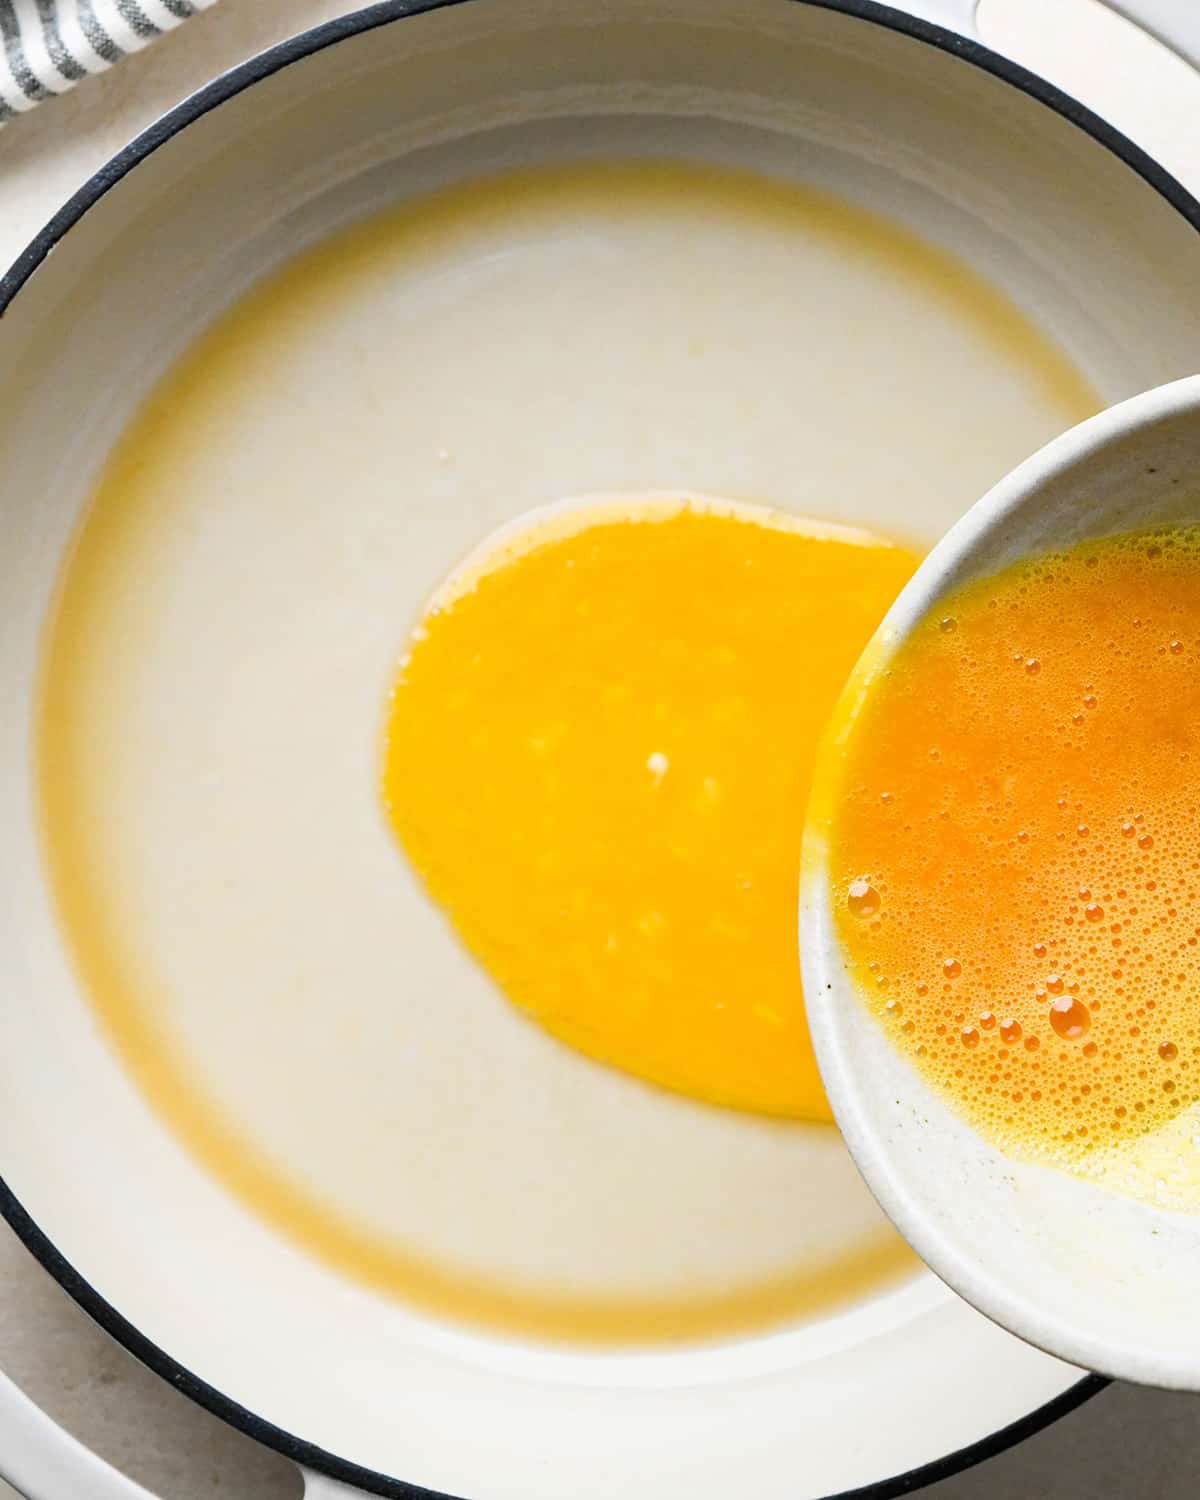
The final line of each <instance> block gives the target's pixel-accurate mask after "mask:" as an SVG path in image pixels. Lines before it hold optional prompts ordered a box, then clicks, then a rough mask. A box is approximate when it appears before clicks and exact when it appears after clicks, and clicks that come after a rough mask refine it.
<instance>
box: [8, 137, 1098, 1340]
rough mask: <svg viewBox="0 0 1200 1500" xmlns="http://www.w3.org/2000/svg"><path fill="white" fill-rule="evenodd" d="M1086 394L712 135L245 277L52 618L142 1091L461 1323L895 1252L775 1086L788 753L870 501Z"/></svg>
mask: <svg viewBox="0 0 1200 1500" xmlns="http://www.w3.org/2000/svg"><path fill="white" fill-rule="evenodd" d="M681 247H686V254H683V255H681V253H680V250H681ZM414 371H415V372H417V376H416V378H414ZM1093 406H1094V397H1093V396H1092V394H1091V392H1090V390H1089V389H1088V387H1087V384H1086V382H1085V381H1084V380H1083V379H1082V377H1081V376H1080V375H1079V374H1078V372H1077V371H1075V370H1074V368H1073V367H1072V366H1071V365H1070V364H1069V362H1068V361H1067V360H1066V359H1065V358H1064V357H1063V356H1062V355H1061V354H1060V353H1059V352H1058V351H1057V350H1056V349H1054V348H1053V346H1051V345H1050V344H1049V343H1048V342H1047V341H1046V340H1045V338H1044V337H1043V336H1042V335H1041V334H1040V333H1039V332H1038V330H1037V329H1035V328H1034V327H1032V326H1031V325H1030V324H1029V323H1028V322H1027V321H1026V320H1025V319H1024V318H1023V317H1022V315H1021V314H1020V313H1019V312H1018V311H1017V310H1016V309H1015V308H1014V307H1013V306H1012V305H1011V304H1010V303H1008V302H1007V301H1006V300H1005V299H1004V298H1003V297H1002V296H1001V295H1000V294H999V293H997V292H996V291H995V290H994V289H992V288H991V287H989V286H988V285H987V284H985V283H984V282H982V281H980V280H979V278H977V277H976V276H974V275H973V273H971V272H970V271H969V270H968V269H967V268H966V267H964V266H962V265H960V264H959V263H958V262H956V261H954V260H953V259H952V258H951V257H949V256H948V255H947V254H945V253H944V252H943V251H941V250H939V249H937V248H935V247H932V246H929V245H926V244H924V243H923V242H922V241H920V240H919V239H917V238H916V237H915V236H913V235H912V234H911V233H909V232H907V231H905V230H902V229H899V228H897V227H895V226H893V225H891V224H889V223H887V222H885V221H883V220H881V219H878V218H876V217H875V216H873V215H872V214H870V213H867V212H866V211H864V210H862V209H861V208H858V207H855V206H852V205H849V204H844V203H840V202H838V201H837V200H836V199H833V198H830V197H828V196H826V195H824V194H821V193H818V192H813V191H809V190H804V189H799V188H796V187H794V186H790V185H788V184H784V183H778V182H771V181H768V180H766V179H764V178H759V177H755V176H752V175H750V174H748V173H742V172H736V171H726V170H716V169H709V168H700V167H696V166H687V165H682V164H673V163H616V164H614V163H593V164H589V165H567V166H559V167H551V168H543V169H531V170H526V171H520V172H514V173H510V174H504V175H499V176H497V177H495V178H491V179H487V180H484V181H481V182H477V183H466V184H462V185H459V186H456V187H453V188H450V189H447V190H445V191H443V192H439V193H435V194H433V195H431V196H429V197H428V198H425V199H418V200H414V201H412V202H409V203H405V204H404V205H402V206H401V207H400V208H398V209H397V210H395V211H394V212H392V213H389V214H386V215H384V216H382V217H381V218H380V219H378V220H376V221H374V222H372V223H369V224H364V225H356V226H352V227H351V228H350V229H348V230H347V231H345V232H344V233H342V234H339V235H335V236H333V237H332V238H331V239H330V240H329V241H327V242H326V243H324V244H322V245H319V246H317V247H316V248H315V249H313V250H311V251H308V252H306V253H305V254H303V255H301V256H300V257H299V258H297V259H296V260H295V261H294V262H292V263H291V264H290V265H288V266H286V267H284V268H283V269H282V270H281V271H279V272H277V273H275V274H272V275H270V276H268V277H267V278H266V279H265V280H264V282H263V283H262V284H261V285H260V286H257V287H255V288H253V289H252V290H251V291H250V292H249V293H247V294H246V295H245V296H244V297H243V298H241V300H240V301H238V302H237V303H235V305H234V306H233V307H232V308H231V309H230V310H229V311H228V312H227V313H226V314H224V315H223V316H222V317H220V318H219V319H218V320H217V321H216V323H215V324H214V326H213V327H212V329H211V330H210V331H209V332H208V333H206V334H205V335H204V336H203V338H201V339H200V340H199V341H198V342H197V344H196V345H195V347H194V348H192V349H191V350H190V351H188V352H187V353H186V354H185V355H184V356H183V357H182V358H181V359H180V360H179V362H178V363H177V365H176V366H175V367H174V368H173V369H172V370H171V371H170V372H169V373H168V375H167V376H166V378H165V379H164V381H163V382H162V384H161V385H160V386H159V388H158V389H157V390H156V391H155V392H153V393H152V395H151V396H150V398H149V399H148V400H147V401H146V403H145V404H144V406H143V408H142V409H141V410H140V412H139V413H138V414H137V415H136V416H135V417H134V419H133V420H132V422H131V423H130V425H129V427H128V429H127V431H126V433H125V434H124V436H123V437H122V439H121V441H120V443H119V444H118V445H117V446H116V448H115V451H114V453H113V455H112V457H111V460H110V462H109V463H108V464H107V467H106V468H105V469H104V471H103V473H102V474H101V476H100V478H99V481H98V484H97V488H96V493H95V495H94V498H93V500H92V504H91V506H90V509H89V510H88V512H87V514H86V516H85V519H84V522H83V524H82V526H81V529H80V532H79V535H78V537H77V539H76V542H75V545H74V547H73V549H72V550H71V553H70V555H69V557H68V559H67V562H66V565H65V568H64V574H63V579H62V583H61V586H60V592H59V598H58V601H57V605H56V610H55V613H54V616H53V619H52V621H51V624H50V628H49V631H48V637H47V647H46V658H45V670H44V678H43V691H42V704H41V720H40V729H39V738H38V745H37V753H38V772H39V779H40V791H41V800H42V812H43V824H44V831H45V848H46V855H47V866H48V871H49V877H50V882H51V885H52V888H53V893H54V897H55V900H56V902H57V905H58V909H59V913H60V915H61V921H62V926H63V930H64V933H65V935H66V938H67V942H68V947H69V949H70V951H71V954H72V957H73V958H74V960H75V964H76V967H77V971H78V973H79V976H80V980H81V989H82V990H83V992H84V993H85V994H86V996H87V998H88V1000H89V1001H90V1002H91V1004H92V1005H93V1006H94V1007H95V1011H96V1014H97V1017H98V1019H99V1021H100V1022H101V1024H102V1025H103V1027H104V1029H105V1032H106V1034H107V1036H108V1037H109V1039H110V1040H111V1042H112V1044H113V1047H114V1050H115V1052H116V1053H117V1055H118V1056H119V1058H120V1060H121V1061H122V1063H124V1064H125V1065H126V1066H127V1068H128V1069H129V1072H130V1074H131V1075H132V1077H133V1078H134V1079H135V1080H136V1082H137V1083H138V1085H139V1086H140V1088H141V1090H142V1091H143V1093H144V1095H145V1097H146V1098H147V1099H148V1100H149V1101H150V1103H151V1104H152V1105H153V1107H154V1109H155V1110H156V1111H157V1112H158V1114H159V1115H160V1116H161V1117H162V1118H163V1119H164V1120H165V1121H166V1122H168V1124H169V1125H170V1126H171V1128H172V1130H173V1131H174V1133H175V1135H176V1137H177V1138H178V1139H179V1141H181V1142H182V1143H183V1144H184V1145H185V1146H186V1147H187V1149H188V1150H189V1151H191V1152H192V1153H193V1154H194V1155H195V1156H196V1158H197V1159H198V1160H200V1161H202V1162H203V1163H204V1164H205V1165H206V1166H207V1167H208V1168H209V1169H210V1171H211V1172H212V1173H213V1174H214V1176H215V1177H216V1178H217V1179H218V1180H219V1181H220V1182H221V1183H222V1184H223V1185H224V1186H225V1187H226V1188H228V1189H229V1190H230V1191H231V1192H233V1193H234V1194H236V1195H237V1196H238V1197H239V1198H240V1199H241V1201H242V1202H243V1203H244V1204H245V1205H246V1206H247V1207H248V1208H250V1209H251V1210H253V1212H254V1213H256V1214H257V1215H259V1216H260V1217H261V1218H262V1219H263V1220H264V1221H265V1222H267V1223H268V1224H269V1225H270V1226H271V1227H272V1228H273V1229H274V1230H275V1231H277V1232H279V1233H281V1234H283V1235H285V1236H286V1237H288V1238H289V1239H290V1240H291V1241H293V1242H294V1243H295V1244H296V1245H297V1246H298V1247H301V1248H302V1249H303V1250H304V1251H306V1252H308V1253H311V1254H313V1255H315V1256H317V1257H319V1258H320V1259H321V1260H322V1261H323V1262H325V1263H326V1264H327V1265H330V1266H332V1267H335V1268H336V1269H338V1270H339V1271H342V1272H345V1273H347V1274H348V1275H350V1276H353V1277H355V1278H357V1279H358V1280H360V1281H361V1282H364V1283H366V1284H367V1285H369V1286H370V1287H372V1288H375V1289H377V1290H379V1291H382V1292H385V1293H386V1294H388V1295H390V1296H392V1297H395V1298H397V1299H399V1301H400V1303H401V1304H405V1305H407V1306H410V1307H415V1308H417V1309H420V1310H423V1311H425V1312H431V1313H434V1314H436V1315H437V1316H439V1317H445V1318H448V1319H451V1320H455V1321H459V1322H466V1323H472V1324H477V1325H485V1326H488V1327H491V1328H499V1329H503V1330H505V1331H507V1332H510V1333H518V1334H521V1335H523V1336H536V1337H553V1338H564V1339H601V1340H609V1341H612V1340H617V1341H620V1340H646V1339H654V1340H659V1339H666V1340H677V1339H680V1338H684V1337H688V1338H712V1337H716V1336H718V1335H725V1334H728V1333H730V1332H737V1331H741V1330H745V1329H747V1328H751V1327H757V1326H763V1325H769V1324H778V1323H780V1322H785V1321H788V1320H798V1319H801V1318H804V1317H806V1316H809V1315H810V1314H812V1313H814V1312H821V1311H827V1310H828V1309H830V1308H832V1307H836V1306H839V1305H843V1304H845V1303H846V1302H847V1301H849V1300H852V1299H853V1298H854V1297H856V1296H860V1295H862V1294H863V1293H864V1292H865V1291H866V1290H867V1289H870V1288H873V1287H877V1286H879V1285H880V1284H881V1282H883V1281H884V1280H886V1279H887V1278H889V1277H894V1276H896V1275H898V1274H901V1273H903V1272H905V1271H906V1270H908V1269H909V1268H910V1267H911V1264H912V1262H911V1258H910V1257H909V1255H908V1253H907V1252H906V1250H905V1248H904V1247H903V1245H902V1244H901V1242H900V1241H899V1239H898V1237H896V1236H895V1234H894V1232H893V1231H892V1230H891V1229H890V1227H889V1226H888V1225H887V1224H886V1222H885V1221H884V1219H883V1217H882V1215H881V1214H880V1212H879V1210H878V1209H877V1207H876V1206H875V1205H874V1203H873V1202H872V1201H871V1200H870V1198H869V1195H868V1194H867V1192H866V1190H865V1188H864V1187H863V1185H862V1184H861V1182H860V1180H859V1178H858V1176H857V1173H856V1172H855V1170H854V1168H853V1164H852V1163H851V1162H850V1161H849V1158H848V1156H847V1154H846V1152H845V1150H844V1148H843V1147H842V1145H841V1143H840V1141H839V1140H838V1139H837V1136H836V1133H835V1132H834V1131H832V1130H831V1129H829V1128H827V1127H824V1126H821V1125H812V1124H805V1123H803V1122H806V1121H809V1122H811V1121H822V1120H826V1119H827V1118H828V1111H827V1108H826V1105H825V1101H824V1098H823V1096H822V1093H821V1089H820V1084H819V1081H818V1079H817V1075H816V1072H815V1069H814V1066H813V1060H812V1056H811V1053H810V1051H809V1047H808V1041H807V1036H806V1030H805V1021H804V1011H803V1000H802V995H801V989H800V981H799V974H798V965H797V956H796V912H795V908H796V891H797V869H796V867H797V861H798V849H799V842H800V829H801V823H802V820H803V816H804V804H805V798H806V794H807V786H808V780H809V776H810V772H811V768H812V765H811V763H812V756H813V753H814V748H815V744H816V740H817V736H818V734H819V732H820V730H821V727H822V724H823V721H824V719H825V716H826V714H827V712H828V710H829V708H830V705H831V704H832V703H833V701H834V698H835V696H836V694H837V692H838V690H839V687H840V685H841V682H842V679H843V677H844V675H845V673H846V672H847V671H848V669H849V667H850V666H851V664H852V663H853V661H854V659H855V657H856V655H857V654H858V652H859V650H860V648H861V647H862V645H863V644H864V642H865V641H866V639H867V638H868V636H869V635H870V633H871V631H872V629H873V628H874V626H875V625H876V623H877V622H878V620H879V618H880V617H881V615H882V614H883V612H884V610H885V609H886V607H887V605H888V604H889V602H890V600H891V598H892V597H893V595H894V594H895V592H896V591H897V590H898V588H899V587H900V586H901V584H902V583H903V582H904V580H905V579H906V578H907V576H908V574H909V573H910V571H911V569H912V567H913V565H914V561H915V558H914V554H913V553H912V552H911V551H910V550H908V549H907V548H905V547H902V546H898V545H894V544H892V543H890V542H888V541H886V540H882V539H881V538H885V537H889V536H892V535H898V534H907V528H908V527H909V526H910V525H915V526H916V528H917V530H916V532H915V538H916V539H917V540H918V541H919V542H921V543H922V544H924V543H926V542H928V541H930V540H932V539H933V538H934V537H935V536H936V535H937V534H938V533H939V532H940V530H942V529H943V528H944V527H945V525H947V524H949V522H950V521H951V520H953V519H954V518H955V517H956V516H957V515H958V514H959V513H960V512H961V510H962V508H963V506H964V505H965V504H966V502H967V501H968V500H969V499H970V497H971V496H972V495H974V494H976V493H978V492H979V491H980V490H981V489H982V488H983V487H985V486H986V484H987V483H988V482H990V481H991V480H992V479H994V478H996V477H998V475H999V474H1000V473H1002V472H1003V471H1004V469H1005V468H1006V467H1008V466H1009V465H1010V464H1011V463H1013V462H1014V461H1016V460H1017V459H1018V458H1019V457H1021V456H1022V455H1023V454H1024V453H1025V452H1027V451H1029V450H1030V449H1032V448H1033V447H1035V446H1036V445H1037V444H1038V443H1039V442H1041V441H1043V440H1044V439H1045V438H1047V437H1049V436H1051V435H1052V434H1053V433H1054V432H1056V431H1058V430H1061V428H1062V427H1064V426H1066V425H1068V424H1069V423H1070V422H1071V421H1073V420H1075V419H1077V418H1078V417H1080V416H1082V415H1085V414H1086V413H1087V412H1088V411H1089V410H1090V409H1092V407H1093ZM864 420H868V421H869V422H870V425H871V433H870V441H864V439H863V433H862V424H863V421H864ZM691 485H695V486H697V487H702V488H704V489H706V490H709V491H712V492H715V493H717V494H727V495H733V496H738V497H743V500H744V501H755V502H758V501H767V502H772V505H773V508H766V507H764V506H762V505H759V504H751V503H742V501H738V502H735V501H733V500H712V499H704V498H701V497H699V496H697V495H695V494H693V493H692V491H691V490H690V488H688V487H689V486H691ZM599 494H603V495H608V496H610V497H612V498H610V499H608V500H605V501H587V502H583V503H577V502H572V503H570V504H566V505H562V506H560V505H559V504H558V502H560V501H562V500H563V499H564V497H570V496H579V495H583V496H589V495H592V496H594V495H599ZM547 507H549V508H547ZM778 507H786V508H795V509H797V510H800V511H806V510H811V511H815V512H817V513H819V514H821V515H822V516H826V517H828V516H836V517H838V518H839V519H845V520H847V521H850V522H853V523H855V525H858V524H861V525H863V526H866V527H870V528H871V530H870V531H864V530H851V529H849V528H844V527H837V526H832V525H829V524H827V523H826V522H807V521H801V520H798V519H796V518H795V517H794V516H791V515H787V514H784V513H783V511H782V510H781V509H780V508H778ZM488 537H490V538H491V540H490V541H484V540H483V539H485V538H488ZM481 543H482V548H481V550H479V551H477V552H476V553H475V554H474V555H470V554H471V549H472V548H473V547H475V548H479V547H480V546H481ZM464 558H466V559H467V561H466V562H464V561H463V559H464ZM447 578H448V581H447V582H445V583H444V584H443V585H442V587H441V588H440V591H439V592H437V593H436V594H433V591H434V590H437V589H438V586H439V581H440V580H443V579H447ZM431 594H433V599H432V603H430V598H431ZM418 621H419V625H418V626H417V629H416V633H415V635H413V636H412V638H411V640H410V641H409V644H408V647H407V649H406V647H405V640H406V637H407V636H408V634H409V632H411V631H412V630H413V627H414V624H417V622H418ZM398 663H401V664H400V665H399V666H398ZM389 693H390V696H389ZM406 856H407V857H406ZM430 897H432V898H433V899H432V900H430ZM459 939H461V941H459ZM506 999H507V1000H508V1001H511V1002H512V1004H511V1005H509V1004H506V1003H505V1001H506ZM528 1018H532V1019H533V1020H535V1021H537V1022H538V1023H540V1026H535V1025H531V1024H529V1020H528ZM543 1028H544V1029H543ZM547 1033H552V1035H547ZM556 1039H561V1040H562V1041H565V1042H568V1043H570V1044H571V1046H570V1047H564V1046H561V1045H559V1041H558V1040H556ZM597 1062H599V1063H600V1064H609V1065H612V1066H598V1065H597ZM660 1085H662V1086H665V1087H659V1086H660ZM684 1095H687V1096H690V1097H683V1096H684ZM698 1101H703V1102H698ZM710 1104H715V1105H720V1106H732V1107H722V1108H711V1107H709V1105H710Z"/></svg>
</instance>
